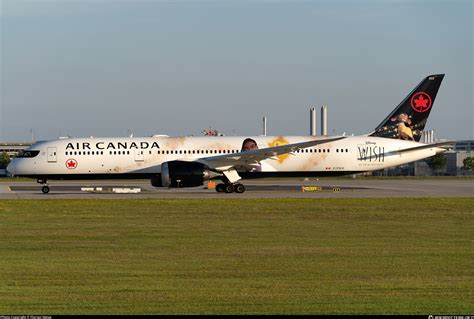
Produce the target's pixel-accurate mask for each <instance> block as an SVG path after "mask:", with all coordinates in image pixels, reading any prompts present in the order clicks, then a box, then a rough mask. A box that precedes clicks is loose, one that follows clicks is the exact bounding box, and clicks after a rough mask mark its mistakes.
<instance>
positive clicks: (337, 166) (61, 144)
mask: <svg viewBox="0 0 474 319" xmlns="http://www.w3.org/2000/svg"><path fill="white" fill-rule="evenodd" d="M245 138H246V137H163V136H159V137H133V138H131V137H130V138H67V139H59V140H54V141H47V142H38V143H35V144H34V145H32V146H31V147H30V148H29V150H37V151H39V153H38V154H37V155H36V156H34V157H22V158H16V159H14V160H13V161H12V163H11V164H10V166H9V167H8V170H9V171H10V172H11V173H12V174H13V175H16V176H32V177H35V176H37V177H48V178H54V177H55V176H56V177H60V178H71V179H73V178H74V177H75V176H80V175H82V176H83V175H88V176H90V177H91V178H94V176H99V175H100V176H104V175H105V176H110V177H113V176H115V175H124V176H126V175H136V176H139V175H143V176H144V177H145V176H150V175H154V174H160V172H161V164H162V163H164V162H168V161H173V160H182V161H199V159H202V158H206V157H212V156H218V155H223V154H231V153H238V152H240V151H241V148H242V141H243V140H244V139H245ZM251 138H252V139H254V140H255V141H256V142H257V145H258V148H259V149H262V148H266V147H272V146H278V145H285V144H291V143H298V142H304V141H311V140H317V139H323V138H326V137H320V136H253V137H251ZM420 145H424V144H422V143H417V142H412V141H403V140H396V139H389V138H380V137H369V136H354V137H347V138H344V139H342V140H338V141H333V142H329V143H325V144H321V145H317V146H314V147H309V148H306V149H302V150H299V151H297V152H295V153H290V154H283V155H278V156H277V157H274V158H269V159H265V160H263V161H261V163H260V164H259V165H258V167H257V166H254V167H252V168H249V167H240V168H236V170H237V171H238V172H250V173H252V172H254V173H257V172H261V173H267V172H268V173H270V172H271V173H275V175H278V173H289V172H293V173H296V174H300V175H301V176H304V175H305V174H306V173H309V172H312V173H313V175H314V173H318V172H320V173H321V176H323V175H332V174H338V175H343V174H351V173H357V172H365V171H373V170H379V169H383V168H387V167H392V166H397V165H400V164H404V163H409V162H413V161H416V160H419V159H423V158H426V157H429V156H433V155H435V154H436V152H439V151H440V149H439V148H436V147H433V148H425V149H421V150H418V151H410V152H406V153H398V152H397V151H399V150H402V149H407V148H413V147H416V146H420ZM316 175H317V174H316Z"/></svg>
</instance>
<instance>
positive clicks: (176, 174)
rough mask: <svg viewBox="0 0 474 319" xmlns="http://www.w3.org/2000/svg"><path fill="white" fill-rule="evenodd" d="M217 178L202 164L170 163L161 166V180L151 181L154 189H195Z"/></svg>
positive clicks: (158, 178)
mask: <svg viewBox="0 0 474 319" xmlns="http://www.w3.org/2000/svg"><path fill="white" fill-rule="evenodd" d="M215 176H219V174H218V173H215V172H213V171H211V170H210V169H209V167H207V166H206V165H204V164H201V163H197V162H186V161H170V162H164V163H163V164H161V178H160V177H159V176H156V177H153V178H152V179H151V185H153V186H155V187H160V186H161V187H196V186H201V185H202V184H204V182H205V181H208V180H210V179H211V178H213V177H215Z"/></svg>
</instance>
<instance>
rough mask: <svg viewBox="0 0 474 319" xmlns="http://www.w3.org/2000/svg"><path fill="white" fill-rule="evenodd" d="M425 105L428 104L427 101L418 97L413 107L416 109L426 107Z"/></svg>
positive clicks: (421, 96)
mask: <svg viewBox="0 0 474 319" xmlns="http://www.w3.org/2000/svg"><path fill="white" fill-rule="evenodd" d="M426 104H428V99H424V98H423V95H420V97H419V98H418V100H415V106H416V107H417V108H422V107H427V105H426Z"/></svg>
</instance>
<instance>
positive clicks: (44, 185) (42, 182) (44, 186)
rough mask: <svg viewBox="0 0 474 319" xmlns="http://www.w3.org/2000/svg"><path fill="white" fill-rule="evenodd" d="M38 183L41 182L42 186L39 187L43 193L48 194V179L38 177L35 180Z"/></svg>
mask: <svg viewBox="0 0 474 319" xmlns="http://www.w3.org/2000/svg"><path fill="white" fill-rule="evenodd" d="M36 182H37V183H38V184H43V187H42V188H41V191H42V192H43V194H48V193H49V185H48V181H47V180H46V178H45V179H38V180H37V181H36Z"/></svg>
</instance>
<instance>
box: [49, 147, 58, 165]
mask: <svg viewBox="0 0 474 319" xmlns="http://www.w3.org/2000/svg"><path fill="white" fill-rule="evenodd" d="M47 153H48V163H56V162H57V156H56V147H48V152H47Z"/></svg>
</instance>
